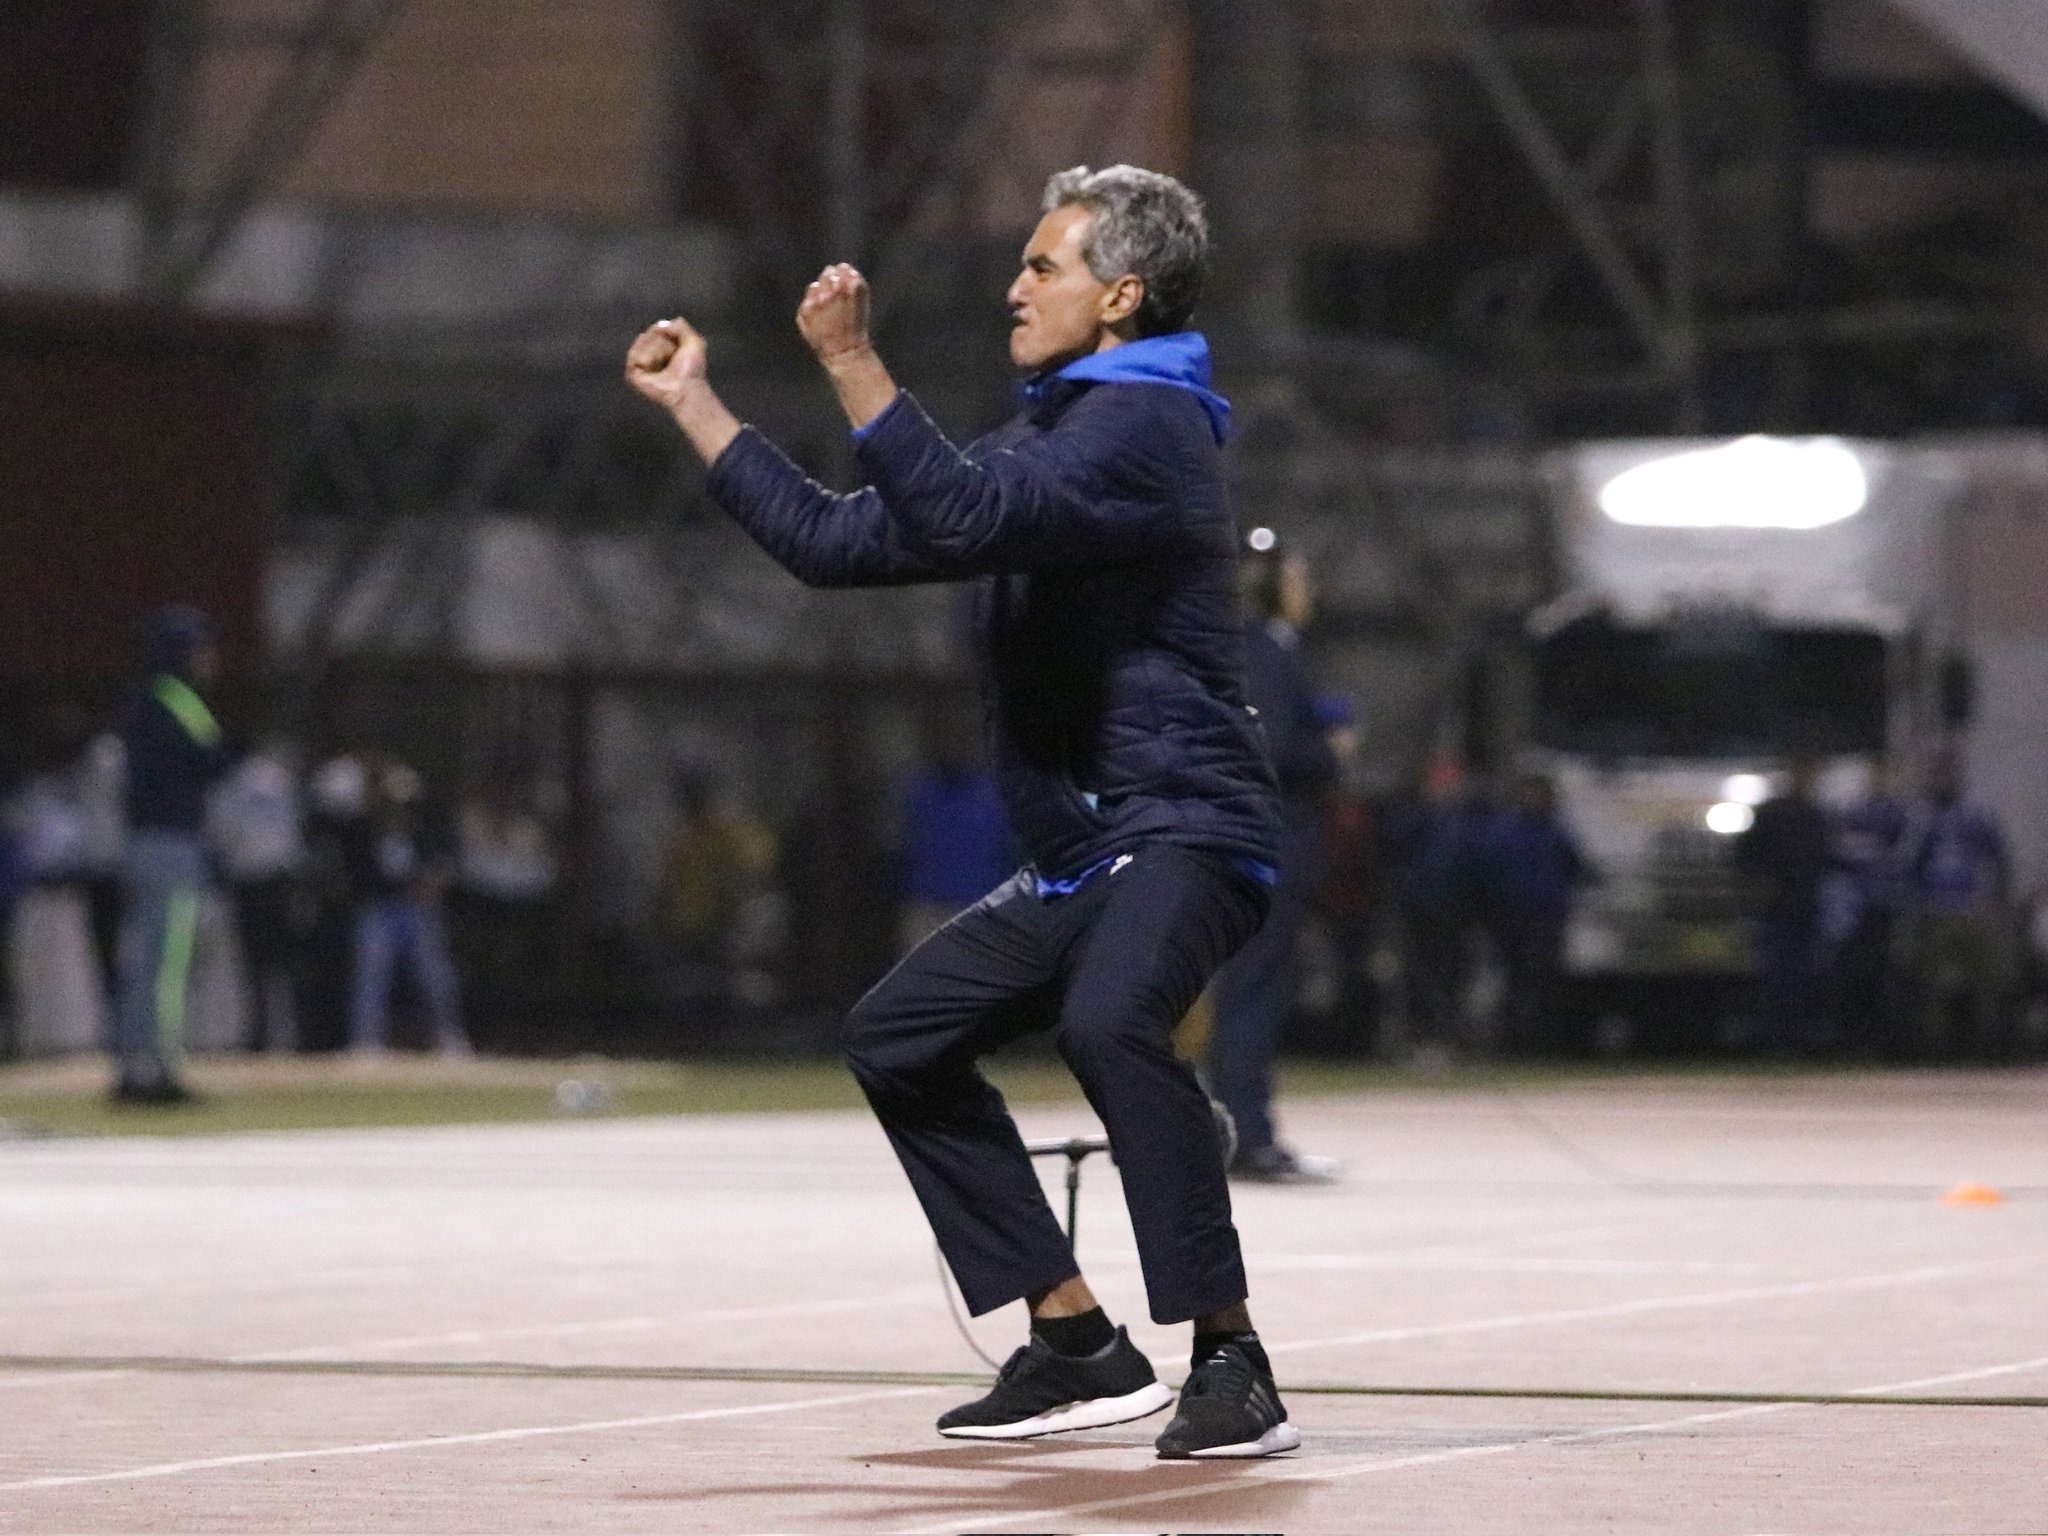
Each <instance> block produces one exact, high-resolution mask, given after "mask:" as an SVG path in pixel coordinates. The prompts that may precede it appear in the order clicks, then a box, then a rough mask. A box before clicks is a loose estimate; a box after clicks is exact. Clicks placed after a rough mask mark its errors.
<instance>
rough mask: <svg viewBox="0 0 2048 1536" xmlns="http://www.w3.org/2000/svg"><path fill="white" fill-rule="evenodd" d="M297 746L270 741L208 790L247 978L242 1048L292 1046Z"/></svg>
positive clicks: (299, 858)
mask: <svg viewBox="0 0 2048 1536" xmlns="http://www.w3.org/2000/svg"><path fill="white" fill-rule="evenodd" d="M298 762H299V755H298V751H297V749H296V748H295V747H294V746H293V745H292V744H291V743H290V742H288V741H283V740H278V739H275V738H273V739H272V740H269V741H266V742H265V743H264V744H263V745H262V746H261V747H259V748H258V749H257V750H256V751H254V752H252V753H250V754H249V755H248V756H247V757H245V758H243V759H242V761H241V762H239V763H237V764H236V765H235V767H234V769H233V771H232V772H230V773H229V774H228V776H227V777H226V778H225V779H224V780H222V781H221V785H220V788H219V789H218V790H216V791H215V792H214V797H213V804H212V806H211V808H210V815H209V818H208V820H209V826H210V829H211V833H212V840H213V846H214V850H215V852H216V853H217V854H218V855H219V858H220V865H221V869H222V871H223V872H224V873H225V874H226V875H227V879H228V890H229V892H230V894H231V895H232V897H233V900H234V912H235V936H236V938H237V940H238V941H239V942H240V944H241V947H242V966H243V969H244V972H245V973H246V976H247V980H248V994H249V1018H248V1028H247V1034H246V1037H245V1039H244V1041H243V1045H244V1048H245V1049H247V1050H250V1051H263V1050H271V1051H295V1050H297V1049H298V1047H299V1025H298V974H299V952H300V949H301V938H302V928H303V923H302V921H301V914H300V910H299V909H300V889H301V882H302V878H303V876H304V873H305V866H306V840H305V833H304V829H303V825H302V816H301V811H300V805H299V786H298Z"/></svg>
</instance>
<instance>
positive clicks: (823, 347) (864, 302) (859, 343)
mask: <svg viewBox="0 0 2048 1536" xmlns="http://www.w3.org/2000/svg"><path fill="white" fill-rule="evenodd" d="M796 328H797V330H798V331H800V332H801V333H802V334H803V338H804V341H805V343H806V344H807V345H808V346H809V347H810V349H811V351H812V352H813V353H815V354H816V355H817V359H818V361H819V362H821V363H824V364H826V365H827V366H829V365H830V364H831V363H832V362H833V361H834V360H835V359H840V358H846V357H851V356H853V355H856V354H859V353H865V352H866V351H868V350H869V348H868V280H867V279H866V278H864V277H862V276H861V275H860V273H859V272H857V271H855V270H854V269H853V268H852V267H850V266H848V265H847V264H846V263H844V262H840V263H838V264H837V265H834V266H830V267H827V268H826V269H825V270H824V271H822V272H820V273H819V274H818V278H817V281H816V282H814V283H812V284H811V286H810V287H808V288H806V289H805V290H804V297H803V302H802V303H801V304H799V305H797V307H796Z"/></svg>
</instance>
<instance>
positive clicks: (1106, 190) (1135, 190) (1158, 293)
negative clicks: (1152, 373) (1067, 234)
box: [1045, 165, 1209, 336]
mask: <svg viewBox="0 0 2048 1536" xmlns="http://www.w3.org/2000/svg"><path fill="white" fill-rule="evenodd" d="M1068 206H1076V207H1081V208H1085V209H1087V210H1088V214H1089V219H1088V232H1087V234H1086V235H1084V236H1083V237H1082V240H1081V258H1082V260H1084V261H1086V262H1087V263H1088V270H1089V271H1090V272H1092V273H1094V274H1095V278H1096V281H1098V282H1104V283H1113V282H1115V281H1116V280H1117V279H1118V278H1120V277H1122V276H1124V275H1125V274H1126V273H1130V274H1132V275H1134V276H1136V277H1137V278H1138V280H1139V281H1141V282H1142V283H1144V285H1145V297H1144V299H1143V300H1141V301H1140V303H1139V305H1138V313H1137V316H1136V319H1137V322H1138V334H1139V335H1140V336H1163V335H1165V334H1166V333H1167V332H1169V331H1179V330H1185V329H1186V328H1187V323H1188V320H1189V318H1190V317H1191V316H1193V314H1194V312H1195V301H1196V300H1197V299H1199V298H1201V296H1202V277H1203V274H1204V273H1205V272H1206V271H1207V270H1208V266H1209V220H1208V218H1207V217H1206V216H1205V215H1204V214H1203V212H1202V200H1201V199H1200V198H1199V197H1197V196H1195V194H1194V193H1192V192H1190V191H1189V190H1188V189H1187V188H1186V187H1184V186H1182V185H1181V184H1180V183H1179V182H1177V181H1175V180H1174V179H1173V178H1172V177H1171V176H1163V175H1161V174H1160V173H1159V172H1158V171H1143V170H1140V169H1138V167H1137V166H1135V165H1112V166H1106V167H1105V168H1103V169H1102V170H1099V171H1091V170H1089V169H1088V167H1087V166H1085V165H1077V166H1075V167H1074V168H1073V169H1072V170H1069V171H1060V172H1059V173H1057V174H1056V175H1054V176H1053V177H1052V179H1051V180H1049V181H1048V182H1046V184H1045V211H1046V212H1047V213H1051V212H1052V211H1053V210H1054V209H1056V208H1065V207H1068Z"/></svg>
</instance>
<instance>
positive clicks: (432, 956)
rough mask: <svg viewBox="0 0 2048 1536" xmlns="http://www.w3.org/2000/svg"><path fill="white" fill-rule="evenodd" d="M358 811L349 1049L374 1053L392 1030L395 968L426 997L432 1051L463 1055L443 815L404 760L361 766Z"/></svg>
mask: <svg viewBox="0 0 2048 1536" xmlns="http://www.w3.org/2000/svg"><path fill="white" fill-rule="evenodd" d="M366 788H367V791H368V793H367V800H366V809H365V812H364V814H363V815H362V816H361V817H360V818H358V819H357V820H356V821H355V822H354V823H353V824H352V826H351V828H350V837H349V841H348V845H347V846H348V867H349V874H350V880H351V883H352V884H353V886H354V888H355V891H356V900H357V906H356V943H355V974H354V977H353V980H352V982H351V986H350V997H349V1029H348V1041H349V1049H350V1050H352V1051H356V1052H359V1053H363V1054H374V1053H376V1052H379V1051H382V1050H383V1049H384V1047H385V1043H386V1037H387V1036H388V1034H389V1031H390V1010H391V983H392V980H393V976H394V973H395V972H396V970H397V968H398V967H399V966H400V965H404V966H406V967H407V968H409V969H410V970H411V972H412V976H413V979H414V981H415V982H417V983H418V985H419V989H420V994H421V997H422V999H423V1000H424V1001H425V1003H426V1008H427V1017H428V1023H429V1026H430V1027H431V1029H432V1031H433V1036H434V1047H435V1049H436V1050H438V1051H440V1052H441V1053H442V1054H443V1055H449V1056H461V1055H467V1054H469V1050H470V1045H469V1036H468V1034H467V1033H466V1032H465V1031H464V1029H463V1027H462V1016H461V1012H460V1008H459V1004H458V997H457V994H458V991H459V985H458V982H457V979H456V972H455V957H454V955H453V954H452V953H451V952H450V950H449V947H448V925H447V922H446V919H445V917H444V915H443V897H444V896H445V894H446V891H447V887H448V875H449V870H450V867H451V865H452V864H453V862H454V853H455V848H454V836H453V831H452V829H451V828H450V827H449V825H448V820H447V818H446V817H445V816H444V815H442V814H440V810H439V807H437V806H435V805H433V804H431V803H430V802H429V801H428V799H427V796H426V793H425V786H424V785H423V784H422V782H421V780H420V776H419V775H418V774H417V773H416V772H414V771H413V770H412V769H411V768H408V767H406V766H405V765H404V764H403V763H394V762H383V763H372V764H370V765H369V774H368V782H367V786H366Z"/></svg>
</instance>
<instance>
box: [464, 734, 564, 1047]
mask: <svg viewBox="0 0 2048 1536" xmlns="http://www.w3.org/2000/svg"><path fill="white" fill-rule="evenodd" d="M456 831H457V835H458V840H459V847H458V852H457V855H456V864H455V892H454V898H453V903H454V917H455V931H456V936H457V947H458V948H459V950H460V951H461V953H462V955H463V959H464V964H463V974H464V975H465V976H466V977H467V978H468V982H469V989H470V996H471V997H472V998H473V999H474V1000H475V1001H474V1007H473V1008H472V1010H471V1011H472V1013H473V1014H474V1015H475V1017H477V1018H479V1019H483V1020H487V1021H490V1027H497V1028H502V1027H503V1026H504V1023H505V1021H506V1020H508V1019H509V1018H511V1016H512V1015H513V1014H515V1013H517V1012H518V1011H519V1005H520V1003H521V1001H522V1000H524V999H526V998H528V997H529V995H530V990H531V989H530V982H531V979H532V977H533V976H534V974H535V969H536V965H535V962H536V958H537V956H538V954H539V952H540V950H541V947H542V932H541V927H542V914H543V912H544V911H545V909H546V905H547V899H548V896H549V894H550V893H551V892H552V891H553V890H554V888H555V856H554V851H553V849H552V848H551V847H550V846H549V842H548V834H547V829H546V828H545V827H543V826H542V825H541V823H540V818H539V817H537V816H536V815H534V814H533V812H532V811H531V810H530V809H528V807H527V804H526V800H525V797H524V796H523V795H522V794H521V792H520V786H519V784H518V783H517V782H516V781H515V780H514V779H512V778H511V777H510V776H509V775H505V774H498V775H494V776H493V777H492V778H491V779H490V780H489V781H488V782H486V784H485V785H484V787H483V790H482V791H481V793H479V794H476V795H473V796H471V797H470V798H469V799H468V800H466V801H465V802H464V803H463V806H462V811H461V813H460V815H459V817H458V818H457V825H456Z"/></svg>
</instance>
